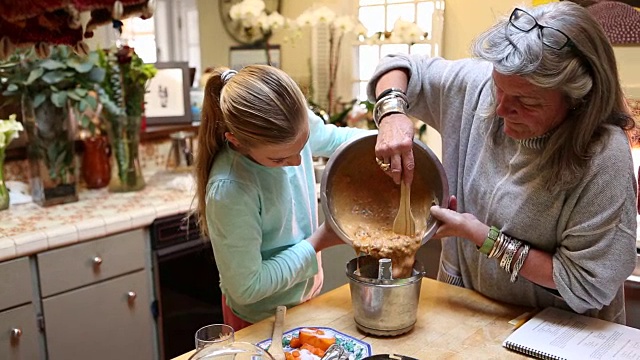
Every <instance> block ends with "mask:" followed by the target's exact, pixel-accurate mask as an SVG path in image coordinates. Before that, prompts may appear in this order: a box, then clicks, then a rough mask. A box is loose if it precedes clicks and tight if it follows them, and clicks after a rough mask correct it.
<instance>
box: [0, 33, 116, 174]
mask: <svg viewBox="0 0 640 360" xmlns="http://www.w3.org/2000/svg"><path fill="white" fill-rule="evenodd" d="M104 76H105V71H104V69H102V68H101V67H100V66H99V65H98V54H97V53H95V52H94V53H90V54H89V55H87V56H80V55H78V54H76V53H74V52H73V51H71V50H70V49H69V48H68V47H67V46H53V47H51V52H50V55H49V57H47V58H45V59H41V58H39V57H38V56H36V54H35V52H34V51H33V49H29V50H26V51H20V52H16V53H15V54H14V55H13V56H11V57H10V58H9V59H7V60H5V61H2V62H0V87H1V89H2V91H3V92H2V94H3V95H4V96H5V97H8V98H12V99H14V100H17V101H20V100H22V103H23V104H22V105H23V114H24V116H23V122H24V124H25V127H26V128H27V133H28V134H29V146H28V152H29V157H30V158H33V159H37V160H44V162H45V165H46V167H47V169H48V172H49V174H48V175H49V178H50V180H52V181H53V182H62V183H64V182H65V181H64V179H65V178H66V177H67V176H69V175H71V174H73V173H74V171H75V169H74V167H73V164H74V159H73V142H72V141H71V140H72V138H71V139H70V136H69V129H68V126H71V125H67V124H66V121H67V119H68V116H69V114H68V112H69V111H74V112H77V113H76V115H79V116H78V117H79V118H78V120H79V122H80V124H81V126H83V127H86V128H87V129H89V131H92V132H95V130H96V129H95V126H96V124H95V123H93V122H92V121H91V118H90V116H89V115H87V114H86V113H85V110H87V109H89V108H90V109H93V110H95V109H96V108H97V104H98V101H97V99H96V97H95V95H92V94H95V91H96V89H97V86H98V84H100V83H101V82H102V81H103V79H104ZM73 135H74V134H71V136H73Z"/></svg>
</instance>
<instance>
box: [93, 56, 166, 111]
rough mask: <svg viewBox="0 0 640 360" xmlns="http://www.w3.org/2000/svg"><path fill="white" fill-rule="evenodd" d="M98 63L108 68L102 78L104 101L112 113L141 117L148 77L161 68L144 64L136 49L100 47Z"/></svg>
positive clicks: (102, 98) (105, 68) (102, 97)
mask: <svg viewBox="0 0 640 360" xmlns="http://www.w3.org/2000/svg"><path fill="white" fill-rule="evenodd" d="M97 53H98V55H99V64H100V67H102V68H103V69H104V70H105V71H106V76H105V77H104V80H103V81H102V84H101V87H102V90H103V92H102V94H101V100H102V102H103V103H104V104H105V110H107V111H108V112H109V114H112V115H116V116H118V115H127V116H141V115H142V114H143V113H144V94H145V93H146V92H147V86H148V84H149V80H150V79H151V78H153V77H154V76H155V75H156V73H157V72H158V70H157V69H156V67H155V66H154V65H153V64H145V63H144V61H142V59H141V58H140V57H139V56H138V55H137V54H136V52H135V51H134V49H133V48H132V47H129V46H123V47H121V48H118V49H115V48H114V49H107V50H103V49H101V50H98V51H97Z"/></svg>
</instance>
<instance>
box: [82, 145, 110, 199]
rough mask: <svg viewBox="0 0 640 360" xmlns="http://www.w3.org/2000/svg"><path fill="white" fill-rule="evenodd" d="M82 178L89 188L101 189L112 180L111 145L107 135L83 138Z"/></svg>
mask: <svg viewBox="0 0 640 360" xmlns="http://www.w3.org/2000/svg"><path fill="white" fill-rule="evenodd" d="M82 143H83V145H84V152H83V154H82V171H81V172H82V179H84V182H85V184H87V188H88V189H100V188H103V187H105V186H107V185H109V181H110V180H111V164H110V158H109V157H110V155H111V147H110V146H109V139H107V137H106V136H102V135H99V136H91V137H89V138H86V139H84V140H83V142H82Z"/></svg>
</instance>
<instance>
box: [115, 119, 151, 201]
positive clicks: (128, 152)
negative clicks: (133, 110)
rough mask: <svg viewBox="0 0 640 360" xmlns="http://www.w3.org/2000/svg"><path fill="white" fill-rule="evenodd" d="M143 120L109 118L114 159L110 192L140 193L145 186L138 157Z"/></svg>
mask: <svg viewBox="0 0 640 360" xmlns="http://www.w3.org/2000/svg"><path fill="white" fill-rule="evenodd" d="M141 119H142V117H141V116H110V117H109V124H110V126H109V142H110V143H111V154H112V155H111V156H112V157H113V165H112V167H111V169H112V170H111V181H110V182H109V191H112V192H127V191H138V190H141V189H142V188H144V186H145V182H144V177H143V176H142V169H141V167H140V160H139V156H138V148H139V145H140V121H141Z"/></svg>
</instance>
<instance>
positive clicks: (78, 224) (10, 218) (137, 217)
mask: <svg viewBox="0 0 640 360" xmlns="http://www.w3.org/2000/svg"><path fill="white" fill-rule="evenodd" d="M145 180H146V183H147V185H146V187H145V188H144V189H142V190H140V191H136V192H127V193H111V192H109V191H108V190H107V189H106V188H104V189H99V190H87V189H80V192H79V198H80V200H79V201H77V202H73V203H68V204H62V205H55V206H51V207H41V206H39V205H37V204H34V203H28V204H21V205H11V206H10V207H9V209H8V210H4V211H0V261H4V260H9V259H12V258H17V257H20V256H25V255H30V254H34V253H38V252H41V251H44V250H47V249H52V248H56V247H60V246H64V245H69V244H73V243H77V242H82V241H85V240H90V239H95V238H99V237H103V236H106V235H107V234H113V233H117V232H121V231H126V230H130V229H135V228H140V227H145V226H148V225H150V224H151V222H153V220H154V219H156V218H159V217H163V216H168V215H174V214H178V213H181V212H186V211H188V210H189V209H190V208H191V206H192V202H193V195H194V192H193V184H192V183H193V182H192V179H191V176H190V175H189V174H187V173H171V172H167V171H159V172H157V173H154V174H152V175H147V174H145ZM193 205H195V204H193Z"/></svg>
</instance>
